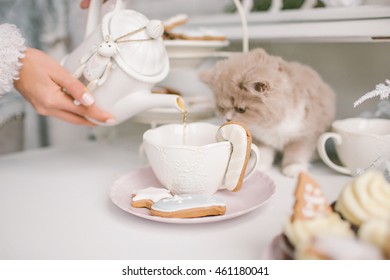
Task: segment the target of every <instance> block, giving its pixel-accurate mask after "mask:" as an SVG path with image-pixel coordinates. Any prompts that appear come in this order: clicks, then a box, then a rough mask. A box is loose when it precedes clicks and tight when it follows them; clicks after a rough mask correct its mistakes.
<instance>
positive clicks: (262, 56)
mask: <svg viewBox="0 0 390 280" xmlns="http://www.w3.org/2000/svg"><path fill="white" fill-rule="evenodd" d="M250 52H251V54H252V55H254V56H255V57H256V59H257V60H259V61H263V60H266V59H268V57H269V54H268V53H267V52H266V51H265V50H264V49H261V48H257V49H253V50H251V51H250Z"/></svg>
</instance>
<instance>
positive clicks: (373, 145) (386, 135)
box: [317, 118, 390, 175]
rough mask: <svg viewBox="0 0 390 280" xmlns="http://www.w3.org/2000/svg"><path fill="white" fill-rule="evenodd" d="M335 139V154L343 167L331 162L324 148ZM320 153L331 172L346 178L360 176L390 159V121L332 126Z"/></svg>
mask: <svg viewBox="0 0 390 280" xmlns="http://www.w3.org/2000/svg"><path fill="white" fill-rule="evenodd" d="M329 138H332V139H334V142H335V146H336V153H337V156H338V157H339V159H340V161H341V164H342V165H343V166H340V165H337V164H335V163H334V162H333V161H331V160H330V159H329V156H328V154H327V152H326V149H325V144H326V142H327V140H328V139H329ZM317 148H318V153H319V155H320V157H321V159H322V160H323V161H324V162H325V164H326V165H328V166H329V167H330V168H332V169H334V170H336V171H338V172H340V173H343V174H347V175H357V174H358V173H359V171H361V170H365V169H367V168H369V167H371V166H372V165H373V164H375V162H376V161H378V160H381V158H382V157H387V156H388V155H390V120H386V119H366V118H350V119H344V120H337V121H335V122H333V124H332V132H327V133H324V134H322V135H321V137H320V138H319V141H318V146H317Z"/></svg>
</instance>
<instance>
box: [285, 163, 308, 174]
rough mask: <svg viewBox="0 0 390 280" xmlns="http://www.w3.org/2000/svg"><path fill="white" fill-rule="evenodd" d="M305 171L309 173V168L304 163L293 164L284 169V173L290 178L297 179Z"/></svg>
mask: <svg viewBox="0 0 390 280" xmlns="http://www.w3.org/2000/svg"><path fill="white" fill-rule="evenodd" d="M303 171H307V166H306V165H305V164H302V163H292V164H289V165H287V166H284V167H283V169H282V173H283V174H284V175H286V176H288V177H296V176H298V174H299V173H301V172H303Z"/></svg>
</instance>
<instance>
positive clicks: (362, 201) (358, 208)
mask: <svg viewBox="0 0 390 280" xmlns="http://www.w3.org/2000/svg"><path fill="white" fill-rule="evenodd" d="M335 211H336V212H338V213H339V214H340V215H341V217H342V218H344V219H346V220H347V221H349V222H350V223H351V224H352V225H353V226H355V227H356V228H359V226H361V225H362V224H363V223H364V222H367V221H370V220H374V219H382V220H390V184H389V183H388V182H387V181H386V179H385V177H384V175H383V174H382V173H381V172H379V171H374V170H372V171H367V172H366V173H364V174H362V175H360V176H358V177H356V178H355V179H354V180H352V181H351V182H350V183H349V184H347V185H346V186H345V188H344V189H343V190H342V192H341V194H340V196H339V198H338V200H337V201H336V204H335Z"/></svg>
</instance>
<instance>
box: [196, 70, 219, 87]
mask: <svg viewBox="0 0 390 280" xmlns="http://www.w3.org/2000/svg"><path fill="white" fill-rule="evenodd" d="M214 76H215V69H214V68H211V69H208V70H203V71H201V72H199V74H198V77H199V79H200V80H201V81H202V82H204V83H205V84H207V85H211V84H213V82H214Z"/></svg>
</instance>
